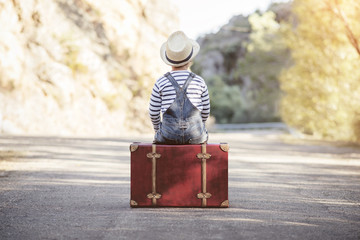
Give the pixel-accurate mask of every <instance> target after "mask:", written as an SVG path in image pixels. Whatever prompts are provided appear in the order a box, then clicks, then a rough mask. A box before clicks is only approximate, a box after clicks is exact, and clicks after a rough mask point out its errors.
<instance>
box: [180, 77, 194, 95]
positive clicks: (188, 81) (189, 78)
mask: <svg viewBox="0 0 360 240" xmlns="http://www.w3.org/2000/svg"><path fill="white" fill-rule="evenodd" d="M194 77H195V74H194V73H190V75H189V77H188V78H187V79H186V82H185V83H184V86H183V87H182V89H183V90H184V92H186V89H187V88H188V86H189V85H190V82H191V81H192V80H193V78H194Z"/></svg>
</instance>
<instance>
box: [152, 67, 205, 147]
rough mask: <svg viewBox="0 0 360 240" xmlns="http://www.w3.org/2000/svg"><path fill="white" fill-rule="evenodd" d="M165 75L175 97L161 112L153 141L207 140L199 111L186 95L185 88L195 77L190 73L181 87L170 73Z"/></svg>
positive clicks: (191, 141) (194, 141)
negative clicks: (173, 90) (160, 120)
mask: <svg viewBox="0 0 360 240" xmlns="http://www.w3.org/2000/svg"><path fill="white" fill-rule="evenodd" d="M165 77H166V78H167V79H168V80H169V81H170V82H171V84H172V85H173V87H174V88H175V91H176V98H175V100H174V102H173V103H172V104H171V105H170V107H169V108H168V109H167V110H166V111H165V113H164V114H163V119H162V123H160V129H159V130H158V131H157V132H156V133H155V140H154V142H155V143H164V144H200V143H204V142H206V141H207V140H208V133H207V131H206V129H205V124H204V122H203V121H202V118H201V112H200V110H199V109H197V108H196V107H195V106H194V105H193V104H192V103H191V102H190V100H189V98H188V97H187V96H186V89H187V88H188V86H189V84H190V82H191V80H192V79H193V78H194V77H195V74H194V73H190V75H189V77H188V78H187V80H186V81H185V83H184V85H183V86H182V87H180V86H179V84H178V83H177V82H176V80H175V79H174V78H173V77H172V76H171V74H170V73H166V74H165Z"/></svg>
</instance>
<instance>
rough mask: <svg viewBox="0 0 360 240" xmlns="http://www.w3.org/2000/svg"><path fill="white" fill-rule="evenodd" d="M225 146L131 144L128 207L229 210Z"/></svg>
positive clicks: (226, 148)
mask: <svg viewBox="0 0 360 240" xmlns="http://www.w3.org/2000/svg"><path fill="white" fill-rule="evenodd" d="M228 150H229V145H228V144H226V143H225V144H203V145H159V144H156V145H155V144H150V143H133V144H131V145H130V151H131V200H130V206H131V207H229V200H228Z"/></svg>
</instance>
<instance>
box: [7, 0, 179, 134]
mask: <svg viewBox="0 0 360 240" xmlns="http://www.w3.org/2000/svg"><path fill="white" fill-rule="evenodd" d="M164 8H165V9H167V11H162V9H164ZM174 16H176V9H175V8H174V6H172V5H171V4H170V3H169V2H168V1H167V0H153V1H146V0H107V1H97V0H26V1H22V0H11V1H10V0H6V1H0V26H1V29H0V133H11V134H54V135H120V134H122V133H124V132H129V131H150V130H151V126H150V121H149V119H148V116H147V105H148V97H149V94H150V91H151V87H152V85H153V83H154V81H155V80H156V78H157V77H158V76H159V74H161V73H162V72H163V71H165V69H166V66H164V64H163V63H162V62H161V60H160V58H159V47H160V45H161V43H162V42H164V41H165V40H166V38H167V36H168V33H169V32H171V31H173V30H174V29H176V28H177V27H178V20H177V19H176V17H174Z"/></svg>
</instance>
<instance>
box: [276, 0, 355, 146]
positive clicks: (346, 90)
mask: <svg viewBox="0 0 360 240" xmlns="http://www.w3.org/2000/svg"><path fill="white" fill-rule="evenodd" d="M293 13H294V14H295V16H296V19H294V21H293V24H292V25H290V24H289V25H288V26H287V28H286V29H287V30H286V31H285V32H284V36H285V39H286V42H287V45H288V47H289V48H290V49H291V55H292V60H293V65H292V66H291V67H290V68H288V69H286V70H284V71H283V72H282V74H281V76H280V83H281V89H282V90H283V92H284V96H283V98H282V101H281V115H282V118H283V120H284V121H285V122H286V123H287V124H288V125H290V126H292V127H295V128H297V129H299V130H300V131H302V132H303V133H306V134H311V135H313V136H315V137H317V138H323V139H332V140H342V141H353V142H360V46H359V38H360V26H359V24H358V20H359V19H360V2H359V1H358V0H317V1H313V0H294V2H293Z"/></svg>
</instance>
